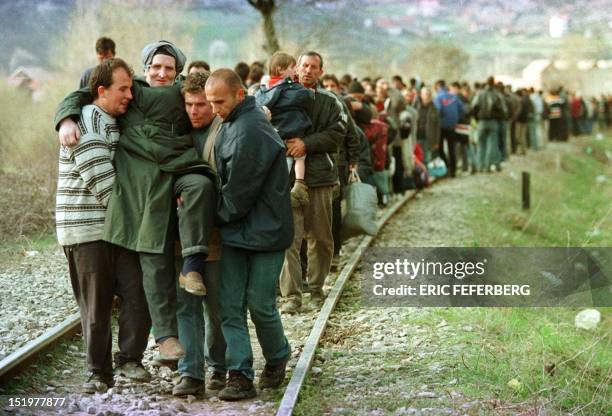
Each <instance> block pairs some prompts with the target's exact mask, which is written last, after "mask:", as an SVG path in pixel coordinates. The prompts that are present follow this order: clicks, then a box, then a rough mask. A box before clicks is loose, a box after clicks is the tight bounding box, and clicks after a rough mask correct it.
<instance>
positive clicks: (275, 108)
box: [255, 78, 314, 139]
mask: <svg viewBox="0 0 612 416" xmlns="http://www.w3.org/2000/svg"><path fill="white" fill-rule="evenodd" d="M255 100H256V101H257V105H259V106H264V105H265V106H266V107H268V109H269V110H270V112H271V113H272V120H270V122H271V123H272V125H273V126H274V128H275V129H276V130H277V131H278V134H279V135H280V136H281V138H282V139H292V138H294V137H300V138H304V136H305V135H306V131H307V130H308V129H310V128H311V127H312V122H311V121H310V114H311V113H312V108H313V106H314V94H313V92H312V91H310V90H309V89H308V88H305V87H303V86H302V85H301V84H298V83H297V82H293V81H291V79H289V78H287V79H285V80H284V81H281V82H279V83H278V84H276V85H274V86H273V87H272V88H269V89H264V88H260V89H259V90H257V92H256V93H255Z"/></svg>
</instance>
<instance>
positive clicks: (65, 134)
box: [58, 117, 81, 147]
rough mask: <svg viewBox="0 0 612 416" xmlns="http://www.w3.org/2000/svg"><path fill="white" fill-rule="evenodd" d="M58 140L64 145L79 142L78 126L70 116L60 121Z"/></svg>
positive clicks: (69, 145) (68, 145)
mask: <svg viewBox="0 0 612 416" xmlns="http://www.w3.org/2000/svg"><path fill="white" fill-rule="evenodd" d="M58 136H59V141H60V144H61V145H62V146H64V147H74V146H76V145H77V144H79V139H80V138H81V131H80V130H79V126H78V125H77V123H75V122H74V120H72V119H71V118H69V117H68V118H65V119H63V120H62V121H61V122H60V128H59V133H58Z"/></svg>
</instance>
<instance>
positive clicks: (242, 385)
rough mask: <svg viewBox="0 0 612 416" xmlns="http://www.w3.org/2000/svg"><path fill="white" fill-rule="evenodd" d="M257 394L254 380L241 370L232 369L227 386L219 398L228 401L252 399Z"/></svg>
mask: <svg viewBox="0 0 612 416" xmlns="http://www.w3.org/2000/svg"><path fill="white" fill-rule="evenodd" d="M255 396H257V390H255V386H254V385H253V381H252V380H249V379H248V378H246V377H245V376H243V375H242V373H241V372H239V371H231V370H230V372H229V380H227V384H226V386H225V388H224V389H223V390H221V391H220V392H219V398H220V399H221V400H227V401H235V400H242V399H252V398H253V397H255Z"/></svg>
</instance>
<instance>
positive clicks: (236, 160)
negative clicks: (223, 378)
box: [205, 69, 293, 400]
mask: <svg viewBox="0 0 612 416" xmlns="http://www.w3.org/2000/svg"><path fill="white" fill-rule="evenodd" d="M205 91H206V98H207V100H208V102H209V103H210V104H211V106H212V109H213V112H214V113H215V114H216V115H217V116H219V117H220V118H221V119H222V120H223V125H222V127H221V129H220V131H219V134H218V136H217V139H216V142H215V149H214V153H215V162H216V166H217V173H218V179H219V184H220V194H219V198H218V204H217V223H218V225H219V226H220V231H221V242H222V253H223V255H222V256H221V276H223V277H222V279H221V281H220V290H219V301H220V314H221V328H222V330H223V336H224V337H225V340H226V343H227V353H226V366H227V368H228V370H229V380H228V382H227V385H226V387H225V388H224V389H223V390H221V392H220V393H219V398H220V399H222V400H241V399H248V398H253V397H255V396H256V395H257V392H256V390H255V387H254V386H253V378H254V374H253V351H252V350H251V342H250V337H249V330H248V327H247V321H246V311H247V308H248V310H249V312H250V315H251V320H252V321H253V323H254V324H255V330H256V331H257V339H258V340H259V343H260V345H261V349H262V352H263V356H264V358H265V359H266V365H265V368H264V370H263V372H262V374H261V375H260V382H259V387H260V388H276V387H278V386H280V385H281V384H282V382H283V380H284V378H285V366H286V364H287V361H288V360H289V358H290V356H291V348H290V347H289V342H288V341H287V338H286V337H285V333H284V330H283V325H282V322H281V319H280V315H279V312H278V309H277V308H276V287H277V285H278V280H279V276H280V272H281V269H282V266H283V259H284V251H285V249H286V248H288V247H289V246H290V245H291V243H292V241H293V220H292V214H291V200H290V196H289V178H288V173H287V164H286V161H285V146H284V144H283V142H282V140H281V138H280V136H279V135H278V133H277V132H276V131H275V130H274V128H273V127H272V125H271V124H270V123H269V122H268V120H267V118H266V116H265V115H264V113H263V112H262V111H261V109H259V108H257V107H256V105H255V98H254V97H252V96H246V95H245V91H244V87H243V86H242V82H241V80H240V77H239V76H238V74H236V73H235V72H234V71H232V70H231V69H219V70H217V71H215V72H213V73H212V74H211V75H210V77H209V78H208V81H207V82H206V89H205Z"/></svg>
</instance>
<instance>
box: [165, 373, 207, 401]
mask: <svg viewBox="0 0 612 416" xmlns="http://www.w3.org/2000/svg"><path fill="white" fill-rule="evenodd" d="M203 391H204V382H203V381H202V380H198V379H197V378H192V377H189V376H181V378H180V380H179V382H178V383H176V385H175V386H174V387H173V388H172V395H173V396H177V397H185V396H189V395H192V396H196V395H198V394H200V393H202V392H203Z"/></svg>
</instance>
